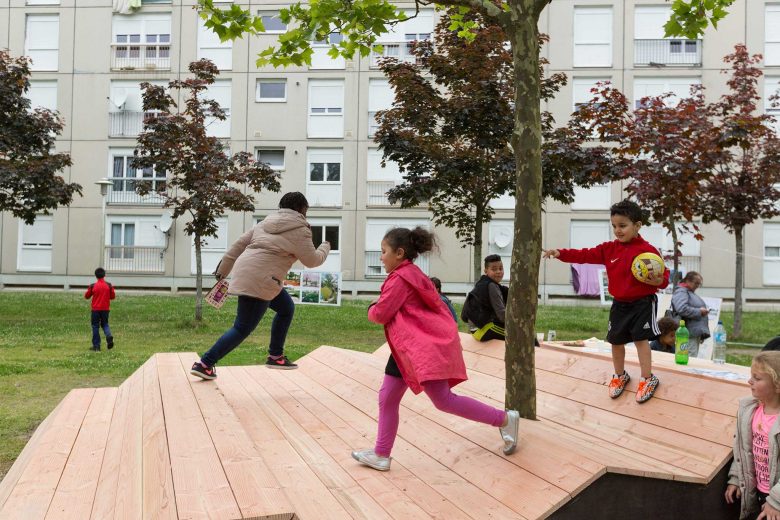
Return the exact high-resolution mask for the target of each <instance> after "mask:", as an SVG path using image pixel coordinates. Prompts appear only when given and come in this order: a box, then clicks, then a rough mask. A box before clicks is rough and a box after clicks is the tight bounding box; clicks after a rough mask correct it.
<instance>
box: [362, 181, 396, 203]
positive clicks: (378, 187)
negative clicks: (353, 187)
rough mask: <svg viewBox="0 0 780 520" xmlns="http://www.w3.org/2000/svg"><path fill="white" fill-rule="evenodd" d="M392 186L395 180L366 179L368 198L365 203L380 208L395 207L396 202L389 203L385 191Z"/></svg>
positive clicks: (393, 186)
mask: <svg viewBox="0 0 780 520" xmlns="http://www.w3.org/2000/svg"><path fill="white" fill-rule="evenodd" d="M393 188H395V181H367V182H366V193H367V195H368V199H367V200H366V205H367V206H373V207H380V208H390V207H396V206H397V204H390V201H389V200H387V192H388V191H389V190H391V189H393Z"/></svg>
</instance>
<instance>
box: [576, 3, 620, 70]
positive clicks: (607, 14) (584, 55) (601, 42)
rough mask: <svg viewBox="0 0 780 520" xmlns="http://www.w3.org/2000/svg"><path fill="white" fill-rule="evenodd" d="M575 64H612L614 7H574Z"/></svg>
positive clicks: (603, 65)
mask: <svg viewBox="0 0 780 520" xmlns="http://www.w3.org/2000/svg"><path fill="white" fill-rule="evenodd" d="M574 66H575V67H611V66H612V8H611V7H575V8H574Z"/></svg>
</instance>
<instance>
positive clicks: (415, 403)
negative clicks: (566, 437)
mask: <svg viewBox="0 0 780 520" xmlns="http://www.w3.org/2000/svg"><path fill="white" fill-rule="evenodd" d="M320 350H323V349H318V353H319V351H320ZM326 352H327V357H328V358H329V361H330V362H331V363H332V364H333V367H334V368H336V369H337V370H338V371H339V372H341V373H343V374H348V375H350V377H353V378H355V379H356V380H358V381H359V382H360V383H361V384H363V385H365V386H367V387H369V388H372V389H373V390H375V391H376V392H378V391H379V387H380V386H381V379H380V378H379V377H378V374H379V375H381V373H382V371H383V369H384V363H383V362H382V361H381V359H380V360H377V359H376V358H375V357H371V358H368V359H366V358H365V356H362V355H361V354H360V353H357V352H352V351H344V350H342V351H339V350H338V349H334V350H333V351H326ZM334 361H335V362H334ZM479 381H480V382H481V383H482V384H481V385H477V384H475V383H474V382H473V381H469V382H466V383H463V384H461V385H459V386H458V387H457V389H456V391H457V392H458V393H460V394H462V395H468V396H470V397H474V398H476V399H479V400H482V401H485V400H486V399H485V397H488V398H490V400H491V401H492V402H488V403H487V404H490V405H491V406H496V407H503V403H502V402H500V401H497V400H494V399H492V397H493V396H494V395H495V394H494V391H495V390H496V389H498V390H500V391H501V392H503V390H504V387H505V383H504V381H503V380H501V379H497V378H493V379H492V380H488V378H482V379H480V380H479ZM404 406H406V407H408V408H410V409H412V410H414V411H415V412H417V413H419V414H421V415H424V416H426V417H428V418H430V419H431V420H433V421H435V422H437V423H438V424H440V425H442V426H444V427H446V428H448V429H449V430H451V431H453V432H456V433H458V434H459V435H461V436H462V437H465V438H468V439H470V440H472V441H473V442H476V443H477V444H479V445H480V446H482V447H483V448H484V449H486V450H488V451H495V450H496V449H498V447H500V445H501V440H500V438H499V436H498V434H497V433H496V430H494V429H491V428H485V427H484V426H482V425H476V424H475V423H472V422H470V421H464V420H463V419H461V418H459V417H456V416H453V415H450V414H444V413H441V412H438V411H437V410H436V408H435V407H434V406H433V404H432V403H431V402H430V401H429V400H428V399H425V398H422V399H419V398H418V399H412V398H409V399H407V400H405V401H404ZM546 433H547V432H545V431H543V430H540V429H539V427H538V424H537V422H536V421H521V424H520V438H521V442H520V448H519V449H518V451H517V452H516V454H515V455H512V456H511V457H509V459H510V460H511V461H512V462H513V463H514V464H516V465H517V466H519V467H521V468H522V469H523V470H525V471H528V472H529V473H532V474H534V475H536V476H537V477H539V478H541V479H543V480H545V481H547V482H549V483H550V484H553V485H555V486H556V487H559V488H561V489H563V490H564V491H566V492H567V493H572V494H574V493H577V492H579V491H580V490H582V489H583V488H584V487H586V486H587V485H588V484H590V483H591V482H593V481H594V480H596V479H597V478H598V477H600V476H601V475H603V474H604V473H605V472H606V466H605V465H604V464H603V463H600V462H597V461H595V460H593V459H590V458H587V457H583V456H582V455H581V454H580V453H578V452H575V451H573V450H571V449H570V448H569V447H568V446H567V445H566V444H565V443H564V442H561V441H560V440H559V439H557V438H548V437H546Z"/></svg>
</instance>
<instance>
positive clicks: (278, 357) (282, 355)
mask: <svg viewBox="0 0 780 520" xmlns="http://www.w3.org/2000/svg"><path fill="white" fill-rule="evenodd" d="M268 357H269V358H271V359H273V360H274V361H276V360H277V359H281V358H282V357H284V354H280V355H278V356H271V355H269V356H268Z"/></svg>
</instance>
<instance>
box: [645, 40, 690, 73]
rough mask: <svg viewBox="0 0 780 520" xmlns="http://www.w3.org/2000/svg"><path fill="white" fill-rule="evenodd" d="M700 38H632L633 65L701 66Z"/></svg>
mask: <svg viewBox="0 0 780 520" xmlns="http://www.w3.org/2000/svg"><path fill="white" fill-rule="evenodd" d="M701 45H702V41H701V40H670V39H664V40H634V65H644V66H649V67H658V66H661V67H665V66H670V67H701Z"/></svg>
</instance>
